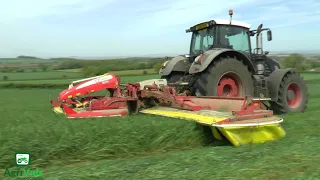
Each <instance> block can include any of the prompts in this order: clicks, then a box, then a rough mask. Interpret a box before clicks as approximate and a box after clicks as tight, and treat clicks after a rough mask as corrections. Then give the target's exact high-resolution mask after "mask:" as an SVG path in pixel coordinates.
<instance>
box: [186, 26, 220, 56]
mask: <svg viewBox="0 0 320 180" xmlns="http://www.w3.org/2000/svg"><path fill="white" fill-rule="evenodd" d="M214 31H215V30H214V27H212V28H209V29H208V28H206V29H203V30H200V31H196V32H194V33H193V34H192V39H191V49H190V53H191V54H199V53H201V51H206V50H208V49H209V47H210V46H212V45H213V43H214V34H215V33H214Z"/></svg>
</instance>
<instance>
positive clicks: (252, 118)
mask: <svg viewBox="0 0 320 180" xmlns="http://www.w3.org/2000/svg"><path fill="white" fill-rule="evenodd" d="M75 83H79V84H77V85H74V84H75ZM95 92H100V93H101V92H102V93H104V94H103V95H92V94H93V93H95ZM188 94H189V92H188V91H185V92H183V93H181V94H177V92H176V89H175V87H170V86H168V84H167V80H166V79H151V80H146V81H141V82H137V83H128V84H125V85H119V78H117V77H116V76H115V75H113V74H105V75H101V76H96V77H92V78H87V79H83V80H78V81H73V82H72V83H71V84H70V85H69V88H68V89H66V90H64V91H62V92H61V93H60V95H59V96H58V97H57V100H56V101H54V100H51V104H52V107H53V110H54V111H55V112H56V113H58V114H65V115H66V116H67V117H68V118H93V117H112V116H126V115H132V114H137V113H143V114H153V115H159V116H166V117H172V118H179V119H185V120H192V121H195V122H197V123H199V124H202V125H204V126H209V127H210V128H211V129H212V132H213V135H214V137H215V138H216V139H222V136H224V137H226V138H227V139H228V140H229V141H230V142H231V143H232V144H233V145H235V146H238V145H240V144H246V143H252V142H253V143H254V142H256V143H261V142H265V141H269V140H275V139H278V138H280V137H283V136H284V135H285V132H284V131H283V129H282V128H281V126H280V123H281V122H282V121H283V120H282V119H281V118H279V117H276V116H274V115H273V112H272V111H270V110H268V107H267V106H266V105H265V102H267V101H269V100H270V99H269V98H253V97H218V96H201V97H200V96H199V97H197V96H189V95H188ZM248 128H251V130H250V133H249V134H250V136H248ZM252 128H255V130H254V131H253V132H252ZM239 132H242V133H240V134H239ZM248 137H251V138H248ZM252 138H253V139H252Z"/></svg>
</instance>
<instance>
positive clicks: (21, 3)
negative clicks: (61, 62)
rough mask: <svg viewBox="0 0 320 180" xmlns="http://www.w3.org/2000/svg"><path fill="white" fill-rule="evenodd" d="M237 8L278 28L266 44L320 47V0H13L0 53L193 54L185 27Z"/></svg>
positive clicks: (2, 11) (3, 10) (0, 34)
mask: <svg viewBox="0 0 320 180" xmlns="http://www.w3.org/2000/svg"><path fill="white" fill-rule="evenodd" d="M229 9H233V11H234V15H233V19H234V20H238V21H244V22H247V23H249V24H251V25H252V27H251V28H252V29H256V28H257V27H258V25H259V24H261V23H263V26H264V27H268V28H271V30H272V35H273V40H272V41H266V35H265V36H264V37H265V38H264V50H268V51H270V52H272V51H287V50H309V49H310V50H320V35H319V29H320V25H319V24H320V23H319V22H320V11H318V9H320V1H319V0H303V1H301V0H300V1H298V0H290V1H289V0H266V1H264V0H232V1H226V0H201V1H195V0H28V1H27V0H11V1H2V2H1V6H0V27H1V28H0V40H1V43H0V56H1V57H14V56H18V55H29V56H37V57H70V56H78V57H105V56H139V55H153V54H157V55H159V54H161V55H166V54H167V55H178V54H187V53H188V51H189V44H190V38H191V33H185V30H186V29H187V28H189V27H191V26H192V25H194V24H197V23H199V22H202V21H207V20H210V19H229V15H228V10H229ZM319 52H320V51H319Z"/></svg>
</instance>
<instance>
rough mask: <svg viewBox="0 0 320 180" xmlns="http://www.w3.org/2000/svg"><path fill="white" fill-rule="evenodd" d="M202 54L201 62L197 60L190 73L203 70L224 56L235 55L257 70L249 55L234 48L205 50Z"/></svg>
mask: <svg viewBox="0 0 320 180" xmlns="http://www.w3.org/2000/svg"><path fill="white" fill-rule="evenodd" d="M202 56H203V57H202V59H201V63H197V62H196V61H194V62H193V63H192V65H191V67H190V69H189V74H195V73H199V72H202V71H203V70H205V69H206V68H207V67H208V66H209V64H211V62H212V61H214V60H218V59H219V58H220V57H223V56H235V57H236V58H237V59H238V60H242V61H244V63H245V64H246V65H248V68H249V70H250V71H252V72H255V70H256V68H255V66H254V65H253V63H252V62H251V60H250V58H249V57H248V56H246V55H245V54H243V53H241V52H239V51H236V50H233V49H223V48H215V49H211V50H208V51H206V52H204V53H203V55H202ZM198 57H199V56H198Z"/></svg>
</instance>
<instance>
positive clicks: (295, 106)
mask: <svg viewBox="0 0 320 180" xmlns="http://www.w3.org/2000/svg"><path fill="white" fill-rule="evenodd" d="M307 103H308V89H307V85H306V83H305V82H304V80H303V79H302V78H301V77H300V76H299V74H297V73H295V72H290V73H288V74H286V75H285V76H284V77H283V78H282V81H281V83H280V86H279V92H278V99H277V100H276V101H274V102H271V109H272V110H273V111H275V113H277V114H284V113H290V112H304V111H305V109H306V108H307Z"/></svg>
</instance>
